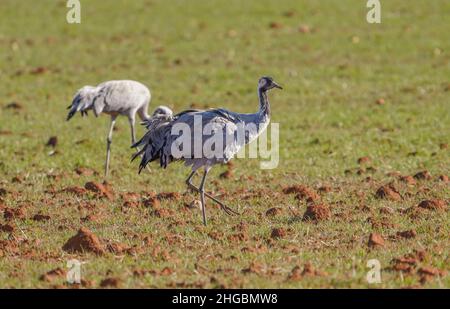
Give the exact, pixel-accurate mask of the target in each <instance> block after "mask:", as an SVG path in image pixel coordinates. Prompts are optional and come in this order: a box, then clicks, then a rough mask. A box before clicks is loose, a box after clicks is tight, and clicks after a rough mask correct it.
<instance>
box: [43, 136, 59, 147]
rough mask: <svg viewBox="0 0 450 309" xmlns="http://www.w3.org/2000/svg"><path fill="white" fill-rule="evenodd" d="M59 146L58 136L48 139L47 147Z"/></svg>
mask: <svg viewBox="0 0 450 309" xmlns="http://www.w3.org/2000/svg"><path fill="white" fill-rule="evenodd" d="M57 144H58V137H57V136H52V137H50V138H49V139H48V141H47V143H46V144H45V146H49V147H56V145H57Z"/></svg>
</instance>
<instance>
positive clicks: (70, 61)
mask: <svg viewBox="0 0 450 309" xmlns="http://www.w3.org/2000/svg"><path fill="white" fill-rule="evenodd" d="M65 2H66V1H55V0H41V1H32V0H21V1H16V0H2V1H1V4H0V81H1V82H0V94H1V96H0V214H1V217H0V287H1V288H9V287H19V288H25V287H69V288H70V287H74V286H73V285H70V284H68V283H66V280H65V276H64V273H65V272H66V271H67V270H68V269H67V267H66V263H67V261H68V260H70V259H72V258H76V259H78V260H80V261H83V262H86V264H83V265H82V278H83V282H82V283H83V284H82V286H84V287H124V288H128V287H130V288H131V287H132V288H140V287H162V288H164V287H227V288H239V287H245V288H269V287H283V288H294V287H295V288H313V287H320V288H328V287H338V288H343V287H354V288H367V287H369V288H379V287H383V288H399V287H425V288H431V287H435V288H440V287H446V288H448V287H450V279H449V276H448V275H447V272H448V270H449V269H450V266H449V265H450V263H449V238H448V236H449V234H450V233H449V226H450V225H449V212H448V204H449V201H450V196H449V192H450V187H449V183H448V178H446V175H449V170H450V156H449V149H448V147H447V144H448V143H449V142H450V141H449V136H450V73H449V72H450V53H449V52H450V40H449V39H448V30H449V25H450V2H449V1H447V0H434V1H425V0H416V1H402V0H390V1H382V23H381V24H373V25H372V24H368V23H367V22H366V18H365V16H366V13H367V8H366V7H365V1H360V0H351V1H338V0H335V1H333V0H324V1H300V0H283V1H270V0H259V1H238V0H223V1H222V0H214V1H200V0H189V1H182V0H171V1H162V0H161V1H159V0H142V1H141V0H136V1H125V0H123V1H122V0H110V1H101V0H95V1H94V0H91V1H81V2H82V22H81V24H68V23H67V22H66V12H67V8H66V5H65V4H66V3H65ZM262 75H271V76H273V77H274V79H275V80H276V81H277V82H279V83H280V84H281V85H282V86H284V88H285V89H284V90H283V91H278V92H275V91H274V92H272V93H271V94H270V99H271V106H272V121H273V122H277V123H279V124H280V162H279V166H278V167H277V168H276V169H273V170H261V169H259V160H257V159H237V160H234V161H233V166H216V167H215V168H214V169H213V171H212V172H211V173H210V178H209V179H210V182H209V184H208V187H207V189H208V190H209V191H211V192H214V193H215V194H220V196H221V199H223V200H224V201H225V202H226V203H227V204H228V205H229V206H231V207H233V208H235V209H238V210H239V211H240V212H242V213H243V214H242V215H241V216H239V217H230V216H226V215H225V214H224V213H223V212H222V211H221V210H220V209H219V208H218V207H216V205H214V204H212V203H210V201H207V203H208V204H207V209H208V214H209V225H208V226H207V227H204V226H203V225H202V224H201V212H200V210H199V209H198V208H189V207H187V205H190V204H191V202H192V201H195V200H196V199H197V198H198V196H197V195H195V194H192V193H190V192H187V191H186V188H185V185H184V179H185V178H186V177H187V175H188V173H189V170H188V169H186V168H185V167H183V166H182V165H180V164H173V165H170V166H169V168H168V169H166V170H162V169H160V168H158V167H157V166H156V165H154V166H152V171H151V173H149V172H144V173H142V174H141V175H138V174H137V168H138V163H137V162H133V163H130V156H131V154H132V150H131V149H130V148H129V144H130V140H129V128H128V122H127V120H126V118H119V119H118V130H116V132H115V133H114V137H113V145H112V147H113V149H112V163H111V169H112V174H111V177H110V178H109V179H108V182H109V186H110V188H108V190H109V193H111V194H112V196H110V198H108V197H105V196H103V195H102V194H96V193H93V192H90V191H88V190H85V189H84V186H85V184H86V183H87V182H90V181H94V182H97V183H101V182H102V181H103V177H102V172H103V162H104V156H105V154H104V152H105V139H106V134H107V130H108V125H109V117H107V116H102V117H100V118H98V119H95V117H94V116H92V114H90V116H89V117H88V118H81V117H79V116H78V117H75V118H74V119H73V120H71V121H70V122H66V121H65V116H66V112H67V111H66V109H65V107H66V106H67V105H69V104H70V102H71V99H72V96H73V95H74V93H75V91H76V90H77V89H78V88H80V87H81V86H83V85H87V84H90V85H94V84H98V83H100V82H102V81H104V80H111V79H134V80H139V81H141V82H143V83H144V84H146V85H148V86H149V87H150V89H151V91H152V95H153V99H152V102H151V107H150V109H152V108H154V107H156V106H157V105H160V104H165V105H168V106H170V107H171V108H173V109H174V110H175V111H179V110H183V109H187V108H190V107H191V106H194V107H199V108H208V107H224V108H228V109H230V110H233V111H237V112H254V111H256V110H257V108H258V102H257V97H256V85H257V80H258V78H259V77H260V76H262ZM143 132H144V130H143V128H141V127H139V134H138V135H139V136H141V135H142V134H143ZM52 136H56V137H57V141H58V142H57V145H56V146H55V147H48V146H46V143H47V141H48V139H49V138H50V137H52ZM360 158H364V159H361V160H359V161H358V159H360ZM227 169H230V171H231V172H230V173H228V175H227V176H228V177H222V178H221V177H219V175H220V174H221V173H223V172H224V171H226V170H227ZM422 171H427V173H421V174H419V175H417V177H416V178H414V177H403V178H402V177H401V176H408V175H409V176H414V175H416V174H417V173H419V172H422ZM77 172H78V173H77ZM79 174H80V175H79ZM420 176H423V177H422V179H421V177H420ZM446 179H447V180H446ZM198 181H200V179H196V180H195V182H198ZM292 186H297V187H294V188H291V189H290V190H289V187H292ZM383 186H385V187H383ZM389 186H390V187H389ZM380 188H381V189H380ZM383 188H384V195H383V192H381V191H383ZM379 189H380V190H379ZM378 190H379V191H378ZM288 192H292V193H288ZM377 192H378V195H377V194H376V193H377ZM161 193H166V194H161ZM167 193H169V194H167ZM424 200H432V201H433V202H428V203H427V202H425V203H422V204H420V203H421V202H423V201H424ZM419 204H420V205H421V207H419V206H418V205H419ZM308 206H309V207H310V209H309V212H313V214H314V211H318V213H316V219H315V220H304V219H303V217H304V213H305V212H306V210H307V207H308ZM272 208H275V210H273V209H272ZM269 209H272V210H271V211H270V212H269V214H266V212H267V211H268V210H269ZM327 210H328V211H329V213H327ZM270 214H272V215H270ZM81 227H83V228H85V229H89V230H90V231H91V232H92V233H94V234H95V235H96V236H97V237H98V239H99V243H98V244H94V247H95V246H96V248H97V249H98V252H99V253H101V254H95V253H94V252H83V253H76V252H75V253H71V252H67V251H64V250H63V249H62V247H63V245H64V244H65V243H66V242H67V241H68V240H69V239H70V238H71V237H72V236H74V235H75V234H77V231H78V230H79V229H80V228H81ZM371 234H372V238H373V241H374V243H375V244H371V245H369V238H370V235H371ZM276 236H279V237H276ZM380 238H381V239H380ZM382 240H383V241H382ZM377 244H378V245H377ZM86 251H89V250H86ZM405 256H406V258H405ZM370 259H378V260H379V262H380V264H381V280H382V282H381V283H378V284H368V282H367V281H366V273H367V272H368V271H369V268H368V267H367V265H366V263H367V261H368V260H370ZM58 268H60V270H57V271H55V272H53V273H50V274H47V275H45V274H46V273H47V272H49V271H51V270H55V269H58ZM43 275H44V276H43Z"/></svg>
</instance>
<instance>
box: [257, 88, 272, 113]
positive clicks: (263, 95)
mask: <svg viewBox="0 0 450 309" xmlns="http://www.w3.org/2000/svg"><path fill="white" fill-rule="evenodd" d="M258 99H259V111H258V114H259V116H260V119H261V121H268V120H269V119H270V104H269V98H268V97H267V91H264V90H262V89H260V88H258Z"/></svg>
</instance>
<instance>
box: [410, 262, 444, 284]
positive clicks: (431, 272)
mask: <svg viewBox="0 0 450 309" xmlns="http://www.w3.org/2000/svg"><path fill="white" fill-rule="evenodd" d="M417 273H418V274H419V275H420V283H421V284H425V283H427V282H428V281H430V280H432V279H433V277H438V276H439V277H444V276H445V275H446V274H447V272H446V271H444V270H440V269H437V268H434V267H431V266H423V267H421V268H419V270H418V271H417Z"/></svg>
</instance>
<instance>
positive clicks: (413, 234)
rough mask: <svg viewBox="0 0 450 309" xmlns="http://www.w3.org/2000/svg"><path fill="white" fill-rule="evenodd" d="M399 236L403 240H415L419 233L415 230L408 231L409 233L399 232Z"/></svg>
mask: <svg viewBox="0 0 450 309" xmlns="http://www.w3.org/2000/svg"><path fill="white" fill-rule="evenodd" d="M397 236H398V237H401V238H407V239H410V238H414V237H416V236H417V232H416V231H415V230H407V231H402V232H397Z"/></svg>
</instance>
